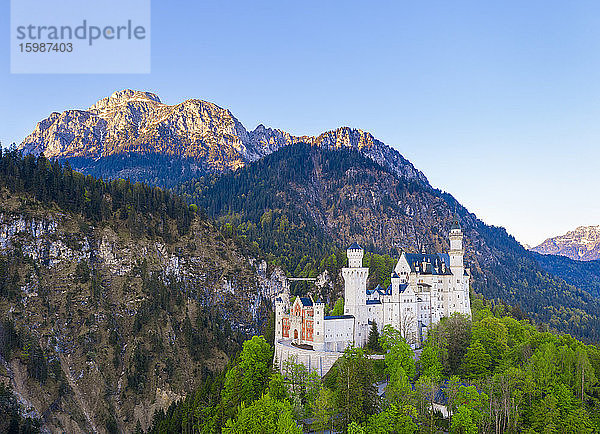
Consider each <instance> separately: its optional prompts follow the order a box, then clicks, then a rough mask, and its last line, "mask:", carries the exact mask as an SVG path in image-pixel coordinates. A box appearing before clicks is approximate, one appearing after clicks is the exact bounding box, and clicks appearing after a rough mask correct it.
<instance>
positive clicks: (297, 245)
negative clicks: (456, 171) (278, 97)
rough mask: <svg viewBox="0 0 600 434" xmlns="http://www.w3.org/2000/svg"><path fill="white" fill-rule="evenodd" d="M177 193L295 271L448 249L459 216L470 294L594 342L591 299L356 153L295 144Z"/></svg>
mask: <svg viewBox="0 0 600 434" xmlns="http://www.w3.org/2000/svg"><path fill="white" fill-rule="evenodd" d="M177 191H178V192H180V193H181V194H182V195H183V197H184V198H185V199H186V200H188V201H189V202H190V203H196V204H197V205H198V206H199V207H203V208H205V209H206V210H207V211H208V213H209V214H210V215H211V216H215V217H216V218H219V219H221V220H222V222H223V223H227V224H229V226H228V228H229V230H231V231H235V232H238V233H239V234H243V235H246V236H248V238H249V239H250V240H251V241H254V242H256V243H258V245H259V246H260V247H261V248H262V249H264V251H265V252H269V253H271V254H272V255H273V257H274V258H277V259H278V260H279V261H281V263H282V265H284V266H285V267H287V269H288V270H289V271H290V272H292V273H295V274H297V273H301V272H302V271H304V270H305V269H307V267H308V269H310V268H311V266H310V265H309V258H311V257H312V258H314V257H323V256H326V255H330V254H331V253H333V252H335V249H336V248H345V247H346V246H347V245H349V244H351V243H352V242H353V241H358V242H359V243H361V244H362V245H363V246H365V247H366V249H367V250H371V251H376V252H379V253H389V254H392V255H394V256H397V255H398V253H399V252H400V251H401V250H406V251H419V250H421V249H422V248H425V249H427V250H445V249H447V248H448V245H447V234H448V230H449V227H450V222H451V219H452V216H453V213H454V212H455V210H456V212H457V214H458V216H459V220H460V224H461V226H462V228H463V231H464V233H465V238H466V240H465V241H466V242H465V245H466V262H467V266H469V267H470V268H471V272H472V275H473V287H474V288H475V290H476V291H478V292H480V293H482V294H484V295H485V296H486V297H488V298H499V299H502V300H504V301H505V302H507V303H509V304H513V305H518V306H520V307H521V308H522V309H523V310H525V311H526V312H528V313H529V314H531V315H532V317H534V318H535V319H536V320H537V321H539V322H540V323H546V324H549V325H550V326H551V327H554V328H556V329H558V330H562V331H566V332H570V333H572V334H574V335H576V336H579V337H583V338H586V339H591V340H595V341H597V340H598V339H599V338H600V334H599V333H600V332H598V330H599V329H598V327H599V326H600V303H599V301H598V300H597V299H596V298H595V297H593V296H592V295H590V294H589V293H588V292H586V291H583V290H581V289H579V288H577V287H575V286H572V285H569V284H567V283H566V282H565V281H564V280H562V279H560V278H557V277H555V276H553V275H552V274H550V273H548V272H547V271H546V270H544V269H543V268H542V267H541V266H540V265H539V264H538V262H537V261H536V259H535V258H534V257H533V255H532V254H531V253H530V252H528V251H527V250H525V249H524V248H523V247H522V246H521V245H520V244H519V243H518V242H517V241H516V240H515V239H514V238H513V237H512V236H510V235H508V234H507V233H506V231H505V230H504V229H503V228H498V227H494V226H488V225H486V224H484V223H483V222H482V221H481V220H479V219H477V217H476V216H475V215H474V214H472V213H469V212H468V211H467V210H466V209H465V208H464V207H462V206H461V205H460V204H459V203H458V202H457V201H456V200H455V199H454V198H453V197H452V196H451V195H450V194H447V193H443V192H441V191H439V190H436V189H433V188H431V187H429V186H428V185H424V184H422V183H420V182H418V181H414V180H412V181H411V180H408V179H406V178H402V177H398V176H397V175H396V174H395V173H393V172H392V171H391V170H389V169H386V168H383V167H382V166H380V165H378V164H377V163H375V162H373V161H372V160H370V159H367V158H365V157H364V156H362V155H360V154H359V153H358V152H355V151H352V150H343V149H342V150H335V151H331V150H326V149H322V148H320V147H317V146H310V145H306V144H296V145H293V146H288V147H285V148H282V149H280V150H279V151H276V152H275V153H273V154H271V155H269V156H267V157H265V158H263V159H261V160H259V161H257V162H255V163H253V164H251V165H249V166H247V167H244V168H242V169H239V170H238V171H236V172H234V173H229V174H224V175H222V176H220V177H216V178H211V177H206V178H202V179H198V180H194V181H189V182H186V183H184V184H183V185H182V186H180V187H179V189H178V190H177Z"/></svg>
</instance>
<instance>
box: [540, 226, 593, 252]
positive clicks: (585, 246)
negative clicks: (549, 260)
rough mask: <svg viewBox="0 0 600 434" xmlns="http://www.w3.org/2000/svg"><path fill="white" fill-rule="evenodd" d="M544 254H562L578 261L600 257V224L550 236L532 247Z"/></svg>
mask: <svg viewBox="0 0 600 434" xmlns="http://www.w3.org/2000/svg"><path fill="white" fill-rule="evenodd" d="M531 250H533V251H534V252H537V253H541V254H543V255H560V256H566V257H568V258H571V259H574V260H578V261H593V260H596V259H600V225H598V226H580V227H578V228H577V229H575V230H574V231H570V232H567V233H566V234H564V235H559V236H557V237H553V238H548V239H547V240H546V241H544V242H543V243H542V244H540V245H539V246H536V247H533V248H531Z"/></svg>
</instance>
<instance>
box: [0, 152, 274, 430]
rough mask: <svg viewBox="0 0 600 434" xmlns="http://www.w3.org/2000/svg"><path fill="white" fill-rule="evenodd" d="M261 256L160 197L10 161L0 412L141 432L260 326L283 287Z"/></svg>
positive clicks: (39, 163)
mask: <svg viewBox="0 0 600 434" xmlns="http://www.w3.org/2000/svg"><path fill="white" fill-rule="evenodd" d="M257 255H258V253H257V251H256V249H255V248H254V247H253V246H251V245H248V244H247V243H246V242H245V241H244V240H242V239H238V238H232V237H229V236H227V234H223V233H222V232H221V231H220V230H219V229H218V228H217V227H215V225H214V224H213V223H212V222H211V221H210V220H208V219H206V218H204V217H202V216H199V215H197V214H196V213H195V210H194V208H193V207H189V206H188V205H187V204H185V203H184V202H183V201H182V200H181V199H179V198H178V197H176V196H174V195H173V194H171V193H169V192H165V191H162V190H160V189H159V188H151V187H147V186H145V185H142V184H131V183H129V182H128V181H123V180H115V181H112V182H110V183H106V182H103V181H101V180H97V179H95V178H93V177H91V176H83V175H81V174H79V173H77V172H73V171H72V170H70V169H69V167H68V166H67V167H61V166H60V165H59V164H58V163H56V162H53V163H51V162H49V161H48V160H46V159H45V158H43V157H32V156H26V157H21V156H20V155H18V154H16V153H7V154H4V155H2V157H1V158H0V318H1V321H0V384H1V385H2V387H3V388H2V389H0V398H1V400H0V413H2V414H8V415H13V414H14V409H15V408H16V407H15V405H17V407H19V406H21V407H22V406H23V405H25V407H26V408H25V407H22V408H21V410H19V411H25V410H27V412H28V413H27V414H28V415H29V416H31V417H33V418H34V419H37V420H39V422H40V424H41V426H42V427H43V428H44V429H50V430H52V431H64V432H91V431H95V430H97V431H99V432H122V431H133V430H134V429H135V427H136V425H138V423H139V425H140V427H143V428H146V427H147V426H148V424H149V423H150V418H151V415H152V414H153V412H154V411H155V410H156V409H159V408H162V407H163V406H165V407H166V406H168V405H169V404H170V403H171V402H172V401H174V400H176V399H178V398H180V397H183V396H185V395H186V393H188V392H189V391H190V390H193V388H194V387H195V386H196V385H197V384H198V383H199V382H200V381H202V379H204V378H209V377H210V376H212V375H214V373H217V372H220V371H221V370H222V369H223V367H224V366H225V365H226V363H227V362H228V360H229V356H230V355H231V354H234V353H235V352H236V351H237V350H238V349H239V348H240V344H241V342H242V341H243V340H244V338H245V337H247V336H249V335H252V334H254V333H257V332H258V331H259V330H260V329H261V327H262V326H263V323H264V322H265V321H266V319H267V318H268V314H269V312H270V304H271V298H270V297H272V291H273V290H274V288H275V287H277V285H281V284H282V282H281V281H280V280H278V279H276V278H274V279H270V277H269V276H268V275H267V272H269V273H271V272H272V271H273V270H267V268H266V265H265V266H264V267H262V266H261V265H260V256H257ZM11 396H14V397H16V400H14V399H13V398H11ZM6 420H7V422H8V423H13V422H11V421H12V420H15V421H16V422H14V423H16V424H21V425H24V424H26V423H28V422H27V421H26V420H22V421H19V420H18V419H15V418H13V417H12V416H10V417H7V418H6ZM2 423H3V422H2ZM2 426H3V425H0V431H4V430H3V429H2Z"/></svg>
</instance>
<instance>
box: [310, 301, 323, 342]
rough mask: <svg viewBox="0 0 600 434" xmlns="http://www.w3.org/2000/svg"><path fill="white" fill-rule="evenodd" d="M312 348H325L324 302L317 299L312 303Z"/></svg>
mask: <svg viewBox="0 0 600 434" xmlns="http://www.w3.org/2000/svg"><path fill="white" fill-rule="evenodd" d="M313 319H314V323H313V348H314V349H315V350H316V351H324V350H325V303H323V302H322V301H321V300H317V301H316V302H315V304H314V317H313Z"/></svg>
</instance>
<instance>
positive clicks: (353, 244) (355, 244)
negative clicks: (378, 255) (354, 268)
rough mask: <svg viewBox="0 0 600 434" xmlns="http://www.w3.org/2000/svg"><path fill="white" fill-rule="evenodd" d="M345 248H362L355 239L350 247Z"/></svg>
mask: <svg viewBox="0 0 600 434" xmlns="http://www.w3.org/2000/svg"><path fill="white" fill-rule="evenodd" d="M347 250H363V248H362V247H361V246H359V245H358V243H357V242H356V241H355V242H353V243H352V245H351V246H350V247H348V249H347Z"/></svg>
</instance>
